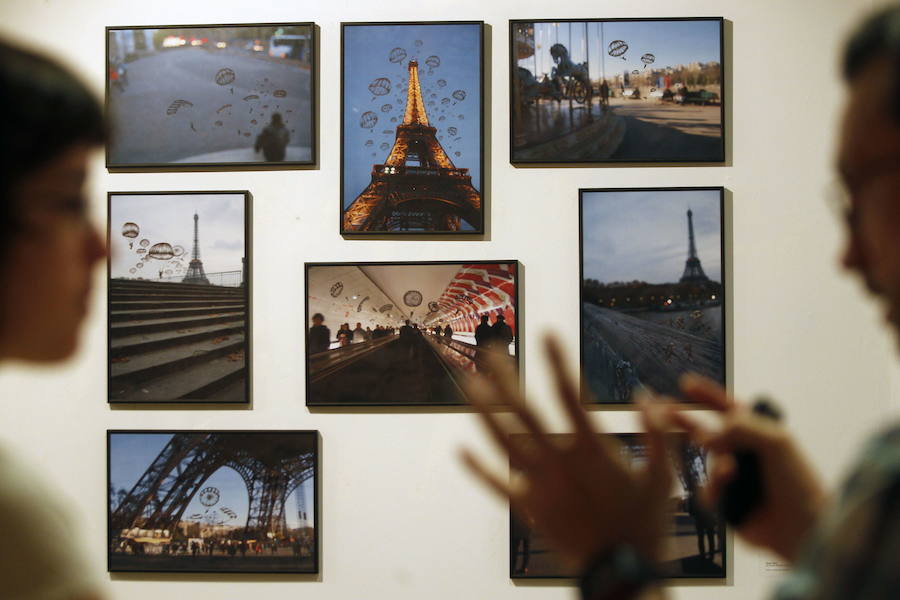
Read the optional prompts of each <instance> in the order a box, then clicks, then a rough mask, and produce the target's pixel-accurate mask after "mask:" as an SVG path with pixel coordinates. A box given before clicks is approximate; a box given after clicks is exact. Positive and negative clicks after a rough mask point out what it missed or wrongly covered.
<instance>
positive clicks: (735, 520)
mask: <svg viewBox="0 0 900 600" xmlns="http://www.w3.org/2000/svg"><path fill="white" fill-rule="evenodd" d="M753 412H754V413H756V414H758V415H760V416H762V417H768V418H770V419H774V420H776V421H780V420H781V411H779V410H778V409H777V408H776V407H775V405H774V404H773V403H772V401H771V400H768V399H765V398H760V399H759V400H757V401H756V402H755V403H754V404H753ZM734 460H735V463H736V467H737V472H736V474H735V477H734V479H732V480H731V481H729V482H728V483H727V484H725V489H724V490H723V491H722V497H721V498H720V499H719V512H720V513H721V514H722V516H723V517H724V518H725V521H726V522H727V523H728V524H729V525H734V526H741V525H743V524H744V522H746V520H747V518H748V517H750V515H751V514H753V512H754V511H755V510H757V509H758V508H759V507H760V505H761V504H762V502H763V491H764V490H763V481H762V471H761V469H760V466H759V456H757V455H756V453H755V452H753V451H752V450H740V451H737V452H735V453H734Z"/></svg>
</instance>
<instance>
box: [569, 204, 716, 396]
mask: <svg viewBox="0 0 900 600" xmlns="http://www.w3.org/2000/svg"><path fill="white" fill-rule="evenodd" d="M722 195H723V190H722V188H677V189H635V190H625V189H615V190H613V189H611V190H581V273H582V280H581V300H582V309H581V363H582V369H583V373H584V378H585V380H586V381H587V383H588V386H589V387H590V389H591V392H592V393H593V395H594V397H595V399H596V401H597V402H600V403H627V402H630V401H631V395H632V394H633V393H634V392H635V391H637V390H639V389H641V388H643V387H644V386H648V387H650V388H652V389H654V390H656V391H658V392H661V393H665V394H670V395H673V396H678V395H679V394H678V378H679V377H680V376H681V375H682V374H683V373H685V372H688V371H695V372H697V373H700V374H702V375H705V376H707V377H710V378H712V379H714V380H716V381H718V382H720V383H721V384H723V385H724V383H725V327H724V323H725V302H724V290H725V286H724V280H723V276H724V275H723V264H724V259H723V250H722Z"/></svg>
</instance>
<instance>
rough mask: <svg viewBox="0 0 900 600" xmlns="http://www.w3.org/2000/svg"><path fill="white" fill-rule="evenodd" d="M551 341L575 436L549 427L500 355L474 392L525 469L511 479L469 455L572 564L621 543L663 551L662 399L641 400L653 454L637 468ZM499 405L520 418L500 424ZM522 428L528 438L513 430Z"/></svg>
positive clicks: (667, 485)
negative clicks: (595, 417) (593, 415)
mask: <svg viewBox="0 0 900 600" xmlns="http://www.w3.org/2000/svg"><path fill="white" fill-rule="evenodd" d="M546 346H547V353H548V356H549V361H550V364H551V367H552V371H553V375H554V379H555V382H556V390H557V396H558V400H559V402H560V404H561V405H562V407H563V409H564V411H565V413H566V415H567V416H568V419H569V421H570V423H571V425H572V427H573V430H574V435H572V436H566V440H567V441H566V442H565V443H561V442H559V439H558V438H557V439H554V438H553V437H552V436H551V435H550V434H548V432H547V430H546V428H545V427H544V425H543V424H542V423H541V419H540V418H539V417H538V415H537V414H535V412H534V411H532V410H531V409H529V408H528V407H527V406H526V405H525V399H524V398H523V397H522V395H521V394H520V392H519V391H518V386H517V383H516V374H515V372H514V371H513V370H512V368H511V367H510V366H509V365H508V364H507V363H506V362H497V363H494V365H493V366H492V376H491V377H490V378H487V377H478V378H475V379H473V381H472V382H471V383H470V385H468V386H467V391H468V394H469V397H470V400H471V402H472V405H473V406H474V407H475V408H476V409H477V411H478V414H479V415H480V417H481V419H482V421H483V422H484V425H485V426H486V427H487V430H488V432H489V433H490V435H491V437H492V438H493V439H494V440H495V441H496V442H497V444H498V445H499V446H500V448H501V449H502V450H503V451H505V452H506V453H507V454H508V455H509V459H510V463H511V464H512V465H513V466H514V467H515V468H516V469H517V470H518V471H519V472H520V476H519V477H517V478H515V479H514V480H513V481H510V480H509V479H508V478H507V477H506V476H505V475H504V476H501V475H497V474H495V473H493V472H491V471H490V470H489V469H488V468H487V467H485V465H484V464H483V463H482V462H481V461H480V460H479V459H478V458H476V457H475V456H474V455H473V454H472V453H471V452H469V451H464V452H463V460H464V461H465V463H466V464H467V465H468V466H469V467H470V468H471V469H472V471H473V472H474V473H475V474H476V475H477V476H478V477H479V478H480V479H481V480H482V481H483V482H484V483H486V484H487V485H488V486H489V487H491V488H492V489H494V490H495V491H496V492H497V493H498V494H500V495H502V496H505V497H507V498H509V501H510V504H511V506H512V509H513V510H514V511H516V512H517V513H518V514H519V515H520V516H522V517H523V518H524V519H528V520H533V522H534V524H535V528H536V529H537V530H539V531H540V532H541V533H542V534H544V535H545V536H547V538H548V539H549V540H550V542H551V543H552V544H553V545H554V546H555V547H556V548H557V549H558V550H559V551H560V552H561V554H563V555H564V556H565V557H566V558H568V559H569V561H571V563H572V564H573V566H574V567H576V568H578V569H581V568H583V567H584V566H585V565H586V564H587V562H588V561H590V560H591V559H592V558H593V557H595V556H597V555H599V554H601V553H603V552H605V551H606V550H608V549H611V548H612V547H613V546H615V545H616V544H623V543H624V544H630V545H631V546H633V547H634V548H636V549H637V550H638V551H639V552H641V553H642V554H643V555H644V556H645V557H646V558H648V559H650V560H654V559H657V558H658V554H659V550H660V542H661V540H662V536H663V531H664V529H665V524H666V513H665V506H666V502H667V500H668V498H669V493H670V489H671V487H672V479H673V474H672V466H671V462H670V460H669V458H668V452H667V448H666V439H665V435H664V425H665V419H664V418H663V417H662V415H661V414H660V409H659V407H657V406H652V405H650V404H649V403H646V402H644V403H643V405H642V412H641V415H642V420H643V424H644V427H645V428H646V431H647V433H646V444H647V461H646V464H645V466H644V467H642V468H639V469H635V468H632V467H631V466H629V465H628V464H627V463H626V461H625V460H624V459H623V457H622V452H621V448H620V445H619V444H618V442H616V441H615V440H613V439H610V438H609V437H607V436H601V435H598V434H599V433H600V432H599V430H598V429H597V428H595V427H594V426H593V425H592V424H591V421H590V419H589V418H588V415H587V414H586V412H585V410H584V408H583V401H584V398H583V397H582V396H581V395H580V394H579V392H578V384H577V380H575V379H574V378H573V377H571V376H570V375H569V374H568V373H567V370H566V368H565V366H564V364H563V362H564V361H563V358H562V352H561V349H560V346H559V343H558V342H557V341H556V340H555V339H553V338H548V340H547V344H546ZM582 389H585V388H584V386H582ZM498 404H499V405H503V406H499V407H498ZM498 410H508V411H510V412H511V413H512V414H513V416H514V421H515V422H514V423H508V422H507V423H505V424H504V422H501V420H500V419H499V418H498V415H497V412H498ZM523 430H524V431H525V432H526V433H527V434H528V438H529V439H528V443H527V444H522V443H517V440H518V439H520V438H513V437H511V434H512V433H513V432H522V431H523Z"/></svg>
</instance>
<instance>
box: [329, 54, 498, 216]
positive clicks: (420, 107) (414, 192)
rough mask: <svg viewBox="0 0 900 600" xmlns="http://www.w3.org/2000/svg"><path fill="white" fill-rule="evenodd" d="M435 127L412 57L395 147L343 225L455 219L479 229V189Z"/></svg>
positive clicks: (415, 62)
mask: <svg viewBox="0 0 900 600" xmlns="http://www.w3.org/2000/svg"><path fill="white" fill-rule="evenodd" d="M436 133H437V129H436V128H434V127H432V126H431V125H429V124H428V115H427V114H426V112H425V103H424V102H423V100H422V90H421V88H420V86H419V63H418V62H417V61H415V60H411V61H409V86H408V89H407V92H406V113H405V115H404V116H403V123H401V124H400V125H398V126H397V136H396V139H395V140H394V147H393V148H392V149H391V152H390V154H389V155H388V157H387V160H385V161H384V164H381V165H373V166H372V181H371V182H370V183H369V185H368V186H367V187H366V189H365V190H363V192H362V193H361V194H360V195H359V196H357V198H356V200H354V201H353V204H351V205H350V206H349V207H348V208H347V210H346V211H345V212H344V220H343V229H344V231H348V232H354V231H359V232H363V231H366V232H374V231H407V230H423V231H457V230H459V228H460V220H463V221H466V222H467V223H468V224H469V225H471V226H472V227H473V228H474V229H476V230H480V229H481V194H480V193H479V192H478V190H476V189H475V188H474V187H472V177H471V176H470V175H469V170H468V169H458V168H456V167H455V166H453V162H452V161H451V160H450V157H449V156H447V153H446V152H445V151H444V149H443V148H442V147H441V144H440V143H439V142H438V141H437V137H436V136H435V134H436ZM408 162H413V163H414V164H408Z"/></svg>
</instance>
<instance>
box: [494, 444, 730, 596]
mask: <svg viewBox="0 0 900 600" xmlns="http://www.w3.org/2000/svg"><path fill="white" fill-rule="evenodd" d="M575 435H576V434H573V433H554V434H549V438H550V441H551V443H559V444H563V443H565V440H566V438H572V437H574V436H575ZM597 435H600V436H607V437H609V438H615V439H616V440H618V442H619V443H621V444H623V445H624V446H625V447H626V448H628V449H629V456H631V457H632V459H634V457H635V456H636V455H640V454H641V452H643V450H641V446H642V434H640V433H602V434H597ZM673 435H674V436H677V437H676V439H670V440H669V444H668V446H669V448H670V453H671V452H673V449H675V448H677V449H678V451H679V452H680V454H681V456H679V457H677V458H676V457H671V458H672V462H673V465H675V466H676V474H677V476H676V478H675V480H676V481H675V488H676V491H677V490H680V493H681V496H680V497H678V498H677V499H676V498H675V497H673V498H672V506H673V507H674V509H675V510H673V511H671V514H672V521H671V526H670V527H671V529H670V533H669V534H668V535H667V536H666V539H665V542H664V547H663V551H662V553H661V558H660V560H659V563H657V565H656V566H657V569H658V570H659V572H660V575H661V576H662V577H664V578H665V579H667V580H685V579H695V580H704V581H710V580H724V579H725V578H726V577H727V570H728V544H727V527H726V523H725V520H724V518H722V516H721V515H716V514H713V513H710V512H709V511H707V510H705V509H704V508H702V505H701V504H700V503H699V501H698V500H697V498H696V491H695V492H694V493H693V494H691V493H690V492H689V491H688V488H689V486H690V485H691V483H692V484H693V485H695V486H697V487H698V488H699V487H702V485H705V483H706V477H707V476H708V475H707V473H708V468H707V464H706V462H707V459H706V457H707V455H706V453H704V452H703V451H702V450H700V449H699V448H698V447H697V446H695V445H692V444H688V443H687V440H686V438H685V436H684V434H673ZM531 437H532V436H531V434H514V435H513V436H512V438H513V440H512V441H513V442H515V443H517V444H523V445H526V446H527V445H528V443H529V440H530V438H531ZM691 463H693V464H694V468H693V469H685V468H684V465H687V464H691ZM514 470H515V467H514V466H513V465H512V464H510V471H511V472H513V471H514ZM701 471H702V472H701ZM698 478H699V479H702V481H698V480H697V479H698ZM689 482H690V483H689ZM686 531H687V532H692V531H695V532H696V535H697V536H698V538H699V537H700V536H701V535H702V537H703V544H704V545H703V549H704V553H703V554H702V555H701V552H700V546H699V543H698V542H699V539H696V538H694V537H691V538H690V540H688V541H681V543H680V544H679V539H678V538H680V537H685V536H686V534H685V532H686ZM707 554H708V556H707ZM532 555H533V556H532ZM717 562H718V563H719V564H717ZM580 575H581V573H578V572H575V571H572V570H567V569H566V567H565V565H564V561H563V560H562V558H561V556H560V555H559V553H558V552H556V550H555V549H553V548H552V547H551V546H548V545H547V542H546V540H544V539H542V537H541V534H540V532H538V531H535V530H534V528H533V527H532V526H531V525H530V524H528V523H524V522H523V521H522V520H521V519H519V518H518V517H517V516H516V515H515V514H514V513H513V512H512V510H511V509H510V511H509V578H510V579H513V580H520V581H521V580H542V579H546V580H570V581H572V582H573V583H575V582H576V581H577V578H578V577H579V576H580Z"/></svg>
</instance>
